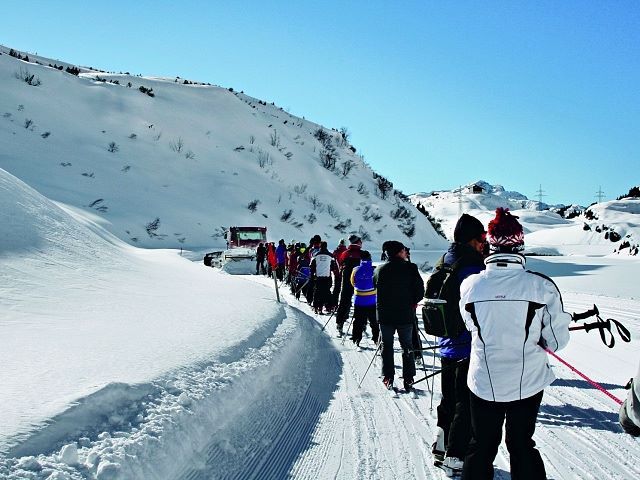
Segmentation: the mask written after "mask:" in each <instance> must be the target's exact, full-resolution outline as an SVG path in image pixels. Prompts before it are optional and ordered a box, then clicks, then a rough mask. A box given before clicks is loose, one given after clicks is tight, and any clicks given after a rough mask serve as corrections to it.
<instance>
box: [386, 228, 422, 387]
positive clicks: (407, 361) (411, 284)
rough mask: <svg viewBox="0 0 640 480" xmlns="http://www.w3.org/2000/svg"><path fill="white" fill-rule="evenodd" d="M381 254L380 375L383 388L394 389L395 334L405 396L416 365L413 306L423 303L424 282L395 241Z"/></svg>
mask: <svg viewBox="0 0 640 480" xmlns="http://www.w3.org/2000/svg"><path fill="white" fill-rule="evenodd" d="M382 250H383V251H384V252H385V253H386V255H387V258H388V259H389V261H388V262H387V263H385V264H383V265H380V266H379V267H377V268H376V271H375V273H374V283H375V286H376V288H377V293H378V296H377V312H378V322H379V323H380V332H381V334H382V375H383V377H384V378H383V382H384V385H385V387H387V388H388V389H392V388H393V379H394V375H395V368H394V360H393V336H394V334H395V333H396V332H398V339H399V340H400V346H401V347H402V378H403V380H404V388H405V390H406V391H407V392H409V391H411V390H412V388H413V387H412V385H411V384H412V383H413V377H414V376H415V374H416V364H415V360H414V356H413V346H412V332H413V324H414V322H415V318H416V305H417V304H418V302H419V301H420V300H421V299H422V295H423V293H424V282H423V280H422V277H421V276H420V273H419V272H418V267H417V266H416V265H415V264H414V263H411V262H409V261H408V260H407V250H406V248H405V246H404V245H403V244H402V243H400V242H398V241H395V240H391V241H388V242H384V245H382Z"/></svg>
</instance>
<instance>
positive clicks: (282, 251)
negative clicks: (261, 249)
mask: <svg viewBox="0 0 640 480" xmlns="http://www.w3.org/2000/svg"><path fill="white" fill-rule="evenodd" d="M286 261H287V246H286V245H278V247H277V248H276V262H278V265H284V264H285V263H286Z"/></svg>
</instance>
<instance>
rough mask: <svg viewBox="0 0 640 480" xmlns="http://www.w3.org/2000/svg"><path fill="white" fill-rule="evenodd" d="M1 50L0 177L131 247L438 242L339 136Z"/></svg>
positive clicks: (204, 97)
mask: <svg viewBox="0 0 640 480" xmlns="http://www.w3.org/2000/svg"><path fill="white" fill-rule="evenodd" d="M0 51H1V52H2V55H0V79H1V81H0V145H1V146H2V148H0V168H3V169H5V170H6V171H7V172H9V173H11V174H12V175H15V176H16V177H18V178H20V179H21V180H23V181H25V182H26V183H28V184H29V185H30V186H32V187H34V188H36V189H37V190H38V191H39V192H40V193H42V194H44V195H46V196H47V197H48V198H50V199H52V200H55V201H58V202H62V203H65V204H68V205H72V206H74V207H76V208H79V209H82V210H83V211H85V212H93V213H94V214H96V215H97V216H98V217H100V224H101V225H103V226H104V227H105V228H106V229H107V230H108V231H110V232H111V233H112V234H114V235H115V236H117V237H118V238H120V239H122V240H124V241H125V242H127V243H129V244H132V245H137V246H143V247H150V248H179V247H185V248H188V249H197V248H211V247H212V246H215V247H220V246H223V245H224V240H223V239H222V236H221V235H222V231H223V229H224V228H225V227H228V226H229V225H260V226H267V228H268V236H269V239H270V240H278V239H279V238H285V239H286V240H287V241H289V240H292V239H295V240H298V241H305V242H306V241H308V239H309V238H310V237H311V236H312V235H313V234H315V233H319V234H320V235H322V237H323V238H325V239H327V240H328V241H329V242H330V244H335V243H337V241H338V239H340V238H344V237H346V236H348V235H349V234H351V233H358V234H359V235H360V236H362V237H363V239H364V240H365V242H367V241H370V242H372V243H373V244H375V245H380V244H381V243H382V241H383V240H387V239H389V238H397V239H399V240H401V241H403V242H405V243H407V244H408V245H410V246H413V247H417V248H425V247H427V248H441V247H442V246H443V245H444V244H445V242H444V240H443V239H442V238H441V237H440V236H439V235H437V234H436V233H435V232H434V231H433V229H432V228H431V225H430V224H429V222H428V221H426V219H425V218H424V217H423V216H422V215H420V214H419V213H418V212H417V211H416V209H415V208H414V207H413V206H412V204H411V203H410V202H409V201H408V199H407V197H405V196H404V195H402V194H401V193H400V192H397V191H396V190H394V189H393V185H392V183H391V182H390V181H389V180H387V179H385V178H383V177H380V176H378V175H376V174H375V172H373V171H372V170H371V168H370V167H369V166H368V165H367V164H366V163H365V162H364V161H363V159H362V158H361V157H360V156H359V155H357V154H356V149H355V148H354V147H352V146H351V145H350V144H349V141H348V133H347V132H345V134H344V135H343V134H342V133H341V132H339V131H337V130H332V129H328V128H323V127H321V126H320V125H317V124H315V123H313V122H310V121H307V120H304V119H301V118H298V117H294V116H292V115H290V114H288V113H287V112H285V111H284V110H282V109H281V108H278V107H277V106H274V105H273V104H268V103H267V102H264V101H260V100H257V99H254V98H251V97H249V96H247V95H244V94H243V93H239V92H234V91H232V89H231V88H229V89H226V88H221V87H216V86H212V85H208V84H207V85H205V84H201V83H194V82H191V81H190V80H185V79H181V78H177V77H176V78H170V79H167V78H148V77H140V76H136V75H131V74H123V73H118V74H114V73H105V72H101V71H97V70H90V69H88V68H80V69H78V70H76V71H75V72H73V71H72V73H68V72H67V71H66V69H67V67H70V68H76V67H73V66H69V64H66V63H62V62H59V61H53V60H48V59H44V58H41V57H35V56H31V57H30V58H29V60H30V62H31V63H29V62H26V61H24V60H21V59H18V58H16V57H14V56H10V55H8V54H7V52H8V51H9V49H8V48H4V47H2V48H0ZM36 61H37V62H39V63H40V64H36V63H33V62H36ZM50 64H51V65H53V66H52V67H50V66H48V65H50ZM55 67H60V68H62V67H64V69H61V70H59V69H58V68H55ZM73 73H78V75H74V74H73Z"/></svg>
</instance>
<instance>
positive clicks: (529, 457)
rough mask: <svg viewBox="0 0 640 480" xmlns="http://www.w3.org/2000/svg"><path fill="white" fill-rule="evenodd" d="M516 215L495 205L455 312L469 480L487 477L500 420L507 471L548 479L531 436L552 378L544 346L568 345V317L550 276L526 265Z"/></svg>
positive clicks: (464, 473) (515, 475)
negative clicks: (465, 354) (459, 322)
mask: <svg viewBox="0 0 640 480" xmlns="http://www.w3.org/2000/svg"><path fill="white" fill-rule="evenodd" d="M517 218H518V217H516V216H513V215H511V213H510V212H509V210H508V209H503V208H498V209H497V210H496V217H495V218H494V219H493V220H491V222H489V228H488V239H489V244H490V250H491V255H489V256H488V257H487V258H486V259H485V264H486V270H484V271H483V272H480V273H478V274H476V275H471V276H469V277H467V279H466V280H464V281H463V282H462V285H461V287H460V311H461V313H462V316H463V319H464V321H465V324H466V326H467V329H469V330H470V331H471V358H470V362H469V374H468V377H467V385H468V386H469V390H470V394H469V395H470V397H469V406H470V411H471V429H472V439H471V442H470V443H469V448H468V450H467V455H466V457H465V459H464V466H463V470H462V478H463V479H467V480H468V479H492V478H493V460H494V459H495V457H496V454H497V452H498V447H499V445H500V441H501V437H502V426H503V424H505V432H506V434H505V440H506V444H507V450H508V451H509V456H510V463H511V477H512V478H514V479H521V478H526V479H543V478H546V475H545V468H544V463H543V461H542V457H541V456H540V452H538V450H536V448H535V442H534V441H533V439H532V437H533V433H534V431H535V425H536V417H537V415H538V410H539V408H540V403H541V401H542V395H543V392H544V388H545V387H546V386H547V385H550V384H551V382H553V380H554V379H555V377H554V375H553V373H552V371H551V368H550V367H549V363H548V359H547V354H546V352H545V348H548V349H550V350H552V351H557V350H559V349H561V348H563V347H564V346H565V345H566V344H567V343H568V341H569V323H570V322H571V315H570V314H568V313H566V312H565V311H564V310H563V305H562V297H561V295H560V292H559V291H558V287H556V285H555V283H553V281H552V280H551V279H550V278H548V277H545V276H544V275H541V274H539V273H535V272H530V271H527V270H525V268H524V267H525V257H524V256H523V255H522V253H521V252H522V250H523V249H524V233H523V230H522V225H520V223H519V222H518V220H517ZM505 420H506V423H505Z"/></svg>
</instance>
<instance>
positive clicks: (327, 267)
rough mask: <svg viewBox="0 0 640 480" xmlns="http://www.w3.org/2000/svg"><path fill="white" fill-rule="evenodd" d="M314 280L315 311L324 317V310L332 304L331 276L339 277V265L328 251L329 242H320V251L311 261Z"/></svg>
mask: <svg viewBox="0 0 640 480" xmlns="http://www.w3.org/2000/svg"><path fill="white" fill-rule="evenodd" d="M310 266H311V276H312V278H313V284H314V289H313V311H314V312H315V313H317V314H319V315H322V308H323V307H324V308H327V307H328V306H329V304H330V303H331V283H332V281H331V274H332V273H333V275H334V276H337V275H338V264H337V263H336V261H335V260H334V259H333V255H331V253H330V252H329V250H327V242H320V250H319V251H318V253H316V255H315V256H314V257H313V259H312V260H311V265H310Z"/></svg>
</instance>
